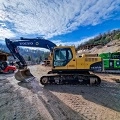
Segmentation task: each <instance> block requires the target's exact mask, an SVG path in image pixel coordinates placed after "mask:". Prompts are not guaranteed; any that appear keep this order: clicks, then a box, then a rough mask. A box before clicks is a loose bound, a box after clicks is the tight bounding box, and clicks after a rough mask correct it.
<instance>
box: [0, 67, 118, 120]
mask: <svg viewBox="0 0 120 120" xmlns="http://www.w3.org/2000/svg"><path fill="white" fill-rule="evenodd" d="M30 69H31V72H32V73H33V75H34V76H35V78H33V79H32V80H31V81H30V82H29V83H20V82H19V81H16V80H15V78H14V74H11V75H5V74H0V120H120V83H116V82H115V79H119V78H120V76H117V75H116V76H115V75H108V74H98V75H99V76H100V77H101V78H102V83H101V85H100V86H98V87H95V86H85V85H48V86H45V87H44V86H42V85H41V84H40V82H39V79H40V77H41V76H42V75H44V74H46V73H47V71H49V70H50V68H49V67H44V66H40V65H38V66H31V67H30Z"/></svg>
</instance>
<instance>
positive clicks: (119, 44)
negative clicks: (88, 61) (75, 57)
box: [77, 40, 120, 54]
mask: <svg viewBox="0 0 120 120" xmlns="http://www.w3.org/2000/svg"><path fill="white" fill-rule="evenodd" d="M77 52H78V53H79V54H82V53H95V54H100V53H107V52H120V40H114V41H111V42H109V43H107V44H106V45H103V46H102V45H98V46H95V47H93V48H92V49H82V50H78V51H77Z"/></svg>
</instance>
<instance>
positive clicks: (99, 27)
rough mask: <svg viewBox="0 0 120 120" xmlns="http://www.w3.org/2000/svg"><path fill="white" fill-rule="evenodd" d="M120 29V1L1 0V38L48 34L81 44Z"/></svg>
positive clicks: (66, 42)
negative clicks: (101, 34)
mask: <svg viewBox="0 0 120 120" xmlns="http://www.w3.org/2000/svg"><path fill="white" fill-rule="evenodd" d="M119 28H120V0H104V1H103V0H89V1H88V0H0V40H1V41H4V39H5V38H19V37H30V38H32V37H40V36H42V37H44V38H46V39H48V40H51V41H53V42H54V43H56V44H57V45H59V44H62V45H78V44H80V43H81V42H84V41H86V40H89V39H90V38H93V37H95V36H97V35H99V34H100V33H104V32H108V31H111V30H113V29H119Z"/></svg>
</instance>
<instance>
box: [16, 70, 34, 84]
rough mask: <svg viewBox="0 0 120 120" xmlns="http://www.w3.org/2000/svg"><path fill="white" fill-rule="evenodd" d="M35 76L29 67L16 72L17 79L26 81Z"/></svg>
mask: <svg viewBox="0 0 120 120" xmlns="http://www.w3.org/2000/svg"><path fill="white" fill-rule="evenodd" d="M33 77H34V76H33V75H32V74H31V73H30V70H29V69H23V70H18V71H17V72H16V73H15V78H16V80H18V81H21V82H23V81H26V80H28V79H30V78H33Z"/></svg>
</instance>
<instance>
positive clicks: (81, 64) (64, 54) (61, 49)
mask: <svg viewBox="0 0 120 120" xmlns="http://www.w3.org/2000/svg"><path fill="white" fill-rule="evenodd" d="M5 42H6V46H7V47H8V49H9V50H10V52H11V54H12V55H13V57H14V58H15V59H16V58H17V59H18V60H19V61H18V62H16V63H17V64H18V66H19V67H18V71H17V72H16V73H15V78H16V79H17V80H18V81H22V82H24V81H26V80H27V79H29V78H31V77H34V76H33V75H32V74H31V73H30V70H29V68H28V67H27V64H26V61H25V60H24V58H23V56H22V55H20V53H19V51H18V49H17V47H18V46H26V47H39V48H46V49H49V50H50V52H51V53H52V57H51V58H52V70H51V71H49V72H48V74H46V75H44V76H42V77H41V78H40V83H41V84H42V85H47V84H92V85H99V84H100V83H101V79H100V78H99V77H98V76H97V75H95V74H90V71H101V70H102V59H101V57H98V55H97V54H82V55H81V56H77V55H76V50H75V47H74V46H56V45H55V44H54V43H53V42H51V41H49V40H45V39H43V38H23V37H21V38H20V39H15V40H13V39H7V38H6V39H5Z"/></svg>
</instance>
